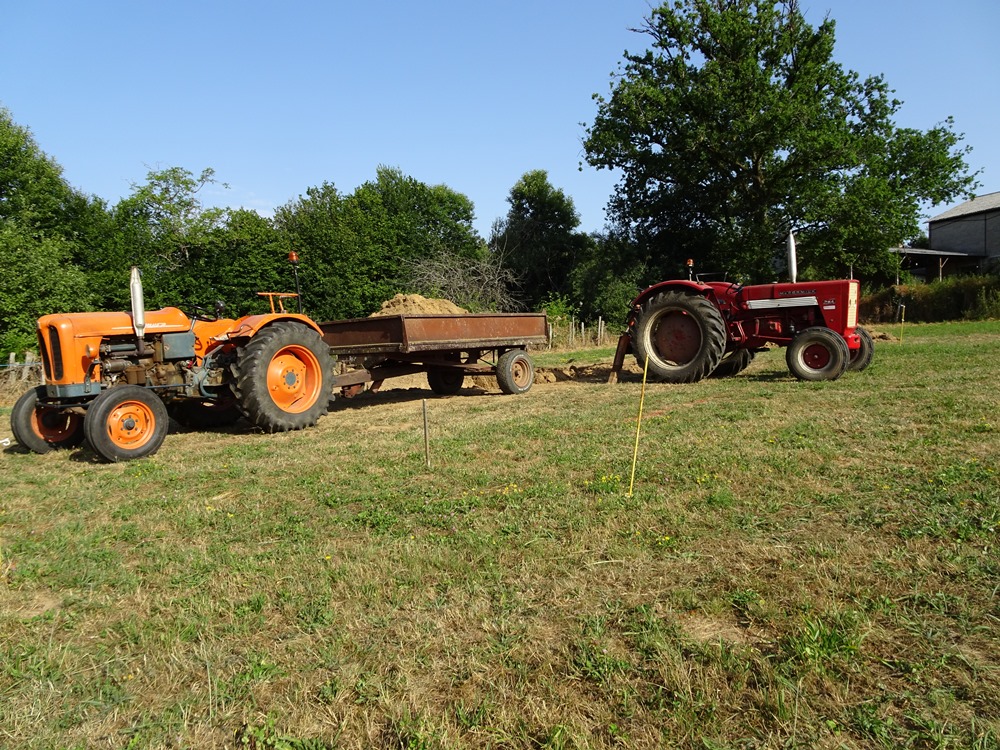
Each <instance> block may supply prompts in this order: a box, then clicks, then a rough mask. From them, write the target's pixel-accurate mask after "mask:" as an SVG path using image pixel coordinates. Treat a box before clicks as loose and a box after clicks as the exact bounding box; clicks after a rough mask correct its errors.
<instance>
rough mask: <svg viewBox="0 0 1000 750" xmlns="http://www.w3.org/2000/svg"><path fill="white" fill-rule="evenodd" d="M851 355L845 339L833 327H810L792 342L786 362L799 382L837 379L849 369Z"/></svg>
mask: <svg viewBox="0 0 1000 750" xmlns="http://www.w3.org/2000/svg"><path fill="white" fill-rule="evenodd" d="M850 358H851V352H850V349H848V348H847V342H846V341H844V337H843V336H841V335H840V334H839V333H837V332H836V331H834V330H832V329H830V328H824V327H823V326H813V327H812V328H806V329H805V330H804V331H802V332H801V333H800V334H799V335H798V336H796V337H795V338H794V339H792V343H791V344H789V345H788V349H787V351H786V352H785V362H786V363H787V364H788V369H789V370H790V371H791V373H792V375H794V376H795V377H797V378H798V379H799V380H812V381H817V380H836V379H837V378H839V377H840V376H841V375H843V374H844V371H845V370H846V369H847V363H848V362H849V361H850Z"/></svg>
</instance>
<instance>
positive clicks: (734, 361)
mask: <svg viewBox="0 0 1000 750" xmlns="http://www.w3.org/2000/svg"><path fill="white" fill-rule="evenodd" d="M755 356H756V354H755V352H754V350H753V349H734V350H733V351H731V352H729V353H728V354H726V355H725V356H724V357H723V358H722V360H721V361H720V362H719V364H718V366H717V367H716V368H715V369H714V370H712V374H711V375H710V376H709V377H712V378H731V377H732V376H733V375H738V374H739V373H741V372H743V371H744V370H745V369H747V368H748V367H749V366H750V363H751V362H753V358H754V357H755Z"/></svg>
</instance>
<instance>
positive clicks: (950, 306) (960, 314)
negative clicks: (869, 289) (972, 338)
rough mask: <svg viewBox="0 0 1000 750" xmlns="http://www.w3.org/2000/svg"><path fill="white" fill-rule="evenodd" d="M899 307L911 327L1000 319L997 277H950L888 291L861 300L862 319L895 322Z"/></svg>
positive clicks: (900, 285) (999, 281)
mask: <svg viewBox="0 0 1000 750" xmlns="http://www.w3.org/2000/svg"><path fill="white" fill-rule="evenodd" d="M901 304H902V305H905V306H906V310H905V313H904V314H905V319H906V320H907V321H910V322H913V323H918V322H922V323H934V322H941V321H946V320H990V319H1000V277H997V276H949V277H946V278H944V279H942V280H940V281H932V282H931V283H929V284H899V285H896V286H891V287H887V288H885V289H881V290H879V291H877V292H875V293H874V294H871V295H868V296H866V297H864V298H863V299H862V300H861V306H860V313H861V317H862V319H863V320H869V321H872V322H875V323H887V322H895V321H898V320H899V319H900V317H901V316H900V309H899V306H900V305H901Z"/></svg>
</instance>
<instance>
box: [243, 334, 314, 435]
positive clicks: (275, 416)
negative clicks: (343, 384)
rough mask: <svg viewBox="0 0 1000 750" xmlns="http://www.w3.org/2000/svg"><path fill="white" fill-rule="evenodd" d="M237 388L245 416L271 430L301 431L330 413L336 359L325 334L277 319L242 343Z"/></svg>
mask: <svg viewBox="0 0 1000 750" xmlns="http://www.w3.org/2000/svg"><path fill="white" fill-rule="evenodd" d="M234 372H235V375H236V377H235V382H234V383H233V385H232V387H233V392H234V393H235V394H236V400H237V403H238V404H239V407H240V409H241V411H242V412H243V414H244V415H245V416H246V418H247V419H248V420H250V422H251V423H252V424H254V425H256V426H257V427H259V428H261V429H262V430H264V431H266V432H286V431H288V430H301V429H303V428H305V427H311V426H312V425H314V424H316V422H317V421H318V420H319V418H320V417H321V416H323V415H324V414H326V412H327V408H328V405H329V401H330V389H331V386H330V383H331V381H332V378H333V359H332V358H331V357H330V351H329V349H328V347H327V345H326V344H325V343H323V339H321V338H320V335H319V334H318V333H316V331H314V330H313V329H312V328H309V327H308V326H306V325H302V324H300V323H290V322H279V323H272V324H271V325H269V326H267V327H266V328H264V329H262V330H261V331H260V332H258V333H257V335H256V336H254V337H253V338H252V339H250V341H249V342H248V343H247V344H246V346H243V347H241V348H240V349H239V350H238V352H237V356H236V364H235V365H234Z"/></svg>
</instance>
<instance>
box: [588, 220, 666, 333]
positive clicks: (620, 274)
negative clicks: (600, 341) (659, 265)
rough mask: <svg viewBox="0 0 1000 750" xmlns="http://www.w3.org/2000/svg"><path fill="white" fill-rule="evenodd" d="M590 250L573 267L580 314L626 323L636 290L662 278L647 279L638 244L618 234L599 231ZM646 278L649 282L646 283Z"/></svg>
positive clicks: (589, 317)
mask: <svg viewBox="0 0 1000 750" xmlns="http://www.w3.org/2000/svg"><path fill="white" fill-rule="evenodd" d="M593 240H594V241H593V243H592V244H591V246H590V248H589V252H587V253H586V254H584V256H583V257H582V258H581V259H580V261H579V263H577V265H576V267H575V268H574V269H573V273H572V283H573V296H574V297H575V298H576V299H578V300H580V314H581V315H582V316H583V317H584V318H586V319H588V320H597V318H598V316H601V317H603V318H604V319H605V320H606V321H609V322H611V323H612V324H617V323H624V322H625V318H626V317H627V315H628V311H629V305H630V304H631V302H632V300H633V299H635V297H636V294H638V292H639V291H640V290H641V289H642V288H644V287H645V286H648V285H649V283H652V282H655V281H660V280H661V279H660V278H655V279H646V278H645V277H646V276H647V261H646V259H644V258H640V257H639V256H638V253H637V247H636V245H634V244H633V243H630V242H628V241H627V240H626V239H625V238H624V237H621V236H619V235H616V234H607V235H596V236H594V238H593ZM644 282H646V283H644Z"/></svg>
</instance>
